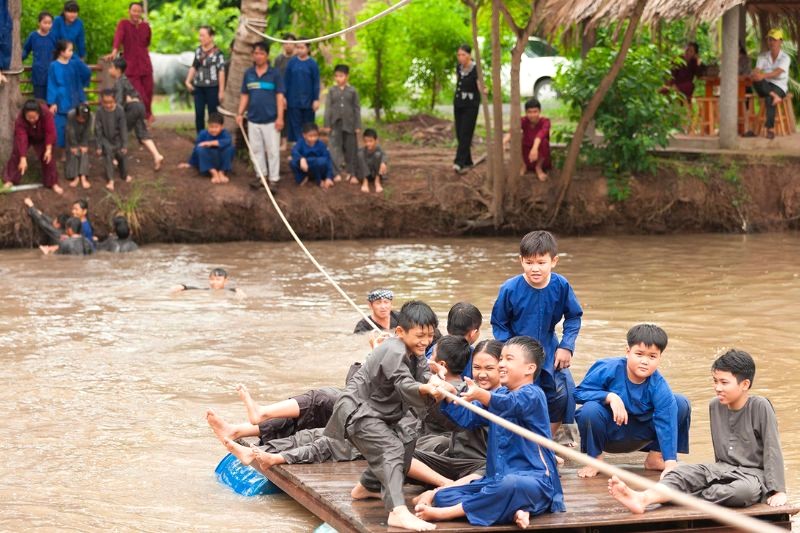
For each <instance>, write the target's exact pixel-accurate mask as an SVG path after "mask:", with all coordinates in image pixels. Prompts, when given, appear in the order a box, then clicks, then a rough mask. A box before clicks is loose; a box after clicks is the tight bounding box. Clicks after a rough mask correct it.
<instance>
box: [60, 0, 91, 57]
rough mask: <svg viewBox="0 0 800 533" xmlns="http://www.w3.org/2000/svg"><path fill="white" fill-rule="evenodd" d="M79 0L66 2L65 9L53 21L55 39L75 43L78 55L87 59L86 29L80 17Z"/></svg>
mask: <svg viewBox="0 0 800 533" xmlns="http://www.w3.org/2000/svg"><path fill="white" fill-rule="evenodd" d="M78 11H80V8H79V7H78V2H75V1H74V0H67V1H66V2H64V10H63V11H62V12H61V14H60V15H59V16H57V17H56V18H55V20H54V21H53V39H54V40H55V41H56V42H58V41H60V40H62V39H63V40H65V41H70V42H71V43H73V44H74V45H75V51H76V52H78V57H80V58H81V59H86V31H85V30H84V29H83V21H82V20H81V19H79V18H78Z"/></svg>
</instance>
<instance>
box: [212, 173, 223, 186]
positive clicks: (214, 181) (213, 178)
mask: <svg viewBox="0 0 800 533" xmlns="http://www.w3.org/2000/svg"><path fill="white" fill-rule="evenodd" d="M211 183H214V184H216V183H222V182H221V181H219V175H217V174H214V175H212V176H211Z"/></svg>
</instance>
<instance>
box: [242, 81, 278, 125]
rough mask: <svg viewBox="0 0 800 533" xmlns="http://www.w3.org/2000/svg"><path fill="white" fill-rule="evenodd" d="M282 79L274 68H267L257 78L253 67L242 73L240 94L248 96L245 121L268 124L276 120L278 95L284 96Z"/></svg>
mask: <svg viewBox="0 0 800 533" xmlns="http://www.w3.org/2000/svg"><path fill="white" fill-rule="evenodd" d="M285 92H286V91H285V89H284V87H283V79H282V78H281V74H280V71H279V70H278V69H276V68H272V67H267V71H266V72H265V73H264V74H263V75H262V76H259V75H258V74H257V73H256V68H255V67H250V68H249V69H247V71H246V72H245V73H244V79H243V80H242V94H247V95H249V96H250V101H249V102H248V104H247V120H248V121H249V122H252V123H254V124H269V123H270V122H275V120H277V118H278V94H279V93H280V94H285Z"/></svg>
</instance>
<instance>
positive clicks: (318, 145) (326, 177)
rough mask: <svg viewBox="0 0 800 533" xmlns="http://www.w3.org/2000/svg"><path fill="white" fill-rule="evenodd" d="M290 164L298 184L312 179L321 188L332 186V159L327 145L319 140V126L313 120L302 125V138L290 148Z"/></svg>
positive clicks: (303, 183)
mask: <svg viewBox="0 0 800 533" xmlns="http://www.w3.org/2000/svg"><path fill="white" fill-rule="evenodd" d="M290 166H291V167H292V171H293V172H294V180H295V181H296V182H297V184H298V185H305V184H306V183H307V182H308V181H309V180H313V181H314V182H316V183H317V184H318V185H319V186H320V187H322V188H323V189H330V188H331V187H333V176H334V169H333V159H331V154H330V152H329V151H328V147H327V146H325V143H324V142H322V141H320V140H319V128H318V127H317V125H316V124H314V123H313V122H307V123H306V124H304V125H303V138H302V139H300V140H299V141H297V143H295V145H294V147H293V148H292V162H291V163H290Z"/></svg>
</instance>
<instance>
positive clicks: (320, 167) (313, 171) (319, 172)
mask: <svg viewBox="0 0 800 533" xmlns="http://www.w3.org/2000/svg"><path fill="white" fill-rule="evenodd" d="M305 159H306V161H307V162H308V173H304V172H303V170H302V169H301V168H300V161H295V160H294V159H292V162H291V163H290V164H289V166H290V167H291V168H292V172H294V181H296V182H297V183H298V184H299V183H300V182H302V181H303V179H304V178H305V177H306V176H308V178H309V179H311V180H313V181H315V182H316V183H317V185H319V184H320V183H321V182H322V180H324V179H329V178H333V176H330V175H329V174H330V173H329V172H328V170H329V161H328V158H327V157H306V158H305Z"/></svg>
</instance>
